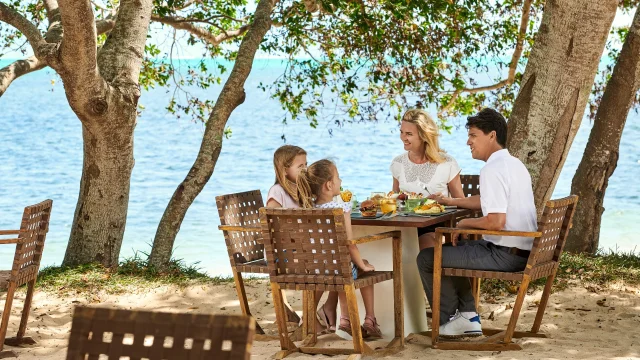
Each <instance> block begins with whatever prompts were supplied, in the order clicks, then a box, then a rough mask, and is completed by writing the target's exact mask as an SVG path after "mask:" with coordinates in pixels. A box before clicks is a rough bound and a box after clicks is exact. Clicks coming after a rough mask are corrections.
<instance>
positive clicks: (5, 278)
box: [0, 270, 11, 291]
mask: <svg viewBox="0 0 640 360" xmlns="http://www.w3.org/2000/svg"><path fill="white" fill-rule="evenodd" d="M9 277H11V270H3V271H0V291H7V289H8V288H9Z"/></svg>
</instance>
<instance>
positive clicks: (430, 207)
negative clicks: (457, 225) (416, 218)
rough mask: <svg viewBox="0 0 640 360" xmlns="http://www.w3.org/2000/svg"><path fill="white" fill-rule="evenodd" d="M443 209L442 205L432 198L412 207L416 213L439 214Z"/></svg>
mask: <svg viewBox="0 0 640 360" xmlns="http://www.w3.org/2000/svg"><path fill="white" fill-rule="evenodd" d="M444 210H445V209H444V205H441V204H438V203H437V202H435V201H433V200H427V201H426V202H425V203H424V204H422V205H419V206H417V207H416V208H415V209H413V212H415V213H416V214H439V213H441V212H443V211H444Z"/></svg>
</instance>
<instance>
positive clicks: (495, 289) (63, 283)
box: [38, 251, 640, 297]
mask: <svg viewBox="0 0 640 360" xmlns="http://www.w3.org/2000/svg"><path fill="white" fill-rule="evenodd" d="M263 279H264V278H257V277H249V278H245V281H249V282H251V281H260V280H263ZM545 281H546V280H545V279H538V280H536V281H534V282H533V283H532V284H531V285H530V286H529V289H530V291H535V290H536V289H540V288H542V287H544V284H545ZM225 283H233V277H231V276H229V277H220V276H216V277H211V276H209V275H207V274H206V273H204V272H203V271H202V270H201V268H200V267H198V264H197V263H196V264H186V263H185V262H184V261H183V260H180V259H177V260H171V263H170V265H169V267H168V268H167V269H166V270H165V271H162V272H160V271H157V270H156V269H154V268H153V267H152V266H149V262H148V255H147V254H146V253H140V254H139V253H136V254H134V256H133V257H131V258H127V259H124V260H123V261H122V262H120V266H119V267H118V269H117V270H115V271H112V270H110V269H106V268H104V267H103V266H102V265H99V264H88V265H81V266H77V267H58V266H52V267H47V268H44V269H42V270H41V271H40V274H39V275H38V288H39V289H40V290H43V291H47V292H52V293H78V294H80V293H84V294H87V295H89V296H90V295H91V294H94V293H96V292H103V293H107V294H121V293H125V292H135V291H138V290H144V289H149V288H154V287H157V286H160V285H176V286H180V287H185V286H189V285H198V284H202V285H204V284H208V285H217V284H225ZM620 283H624V284H627V285H631V286H637V285H640V253H635V252H627V253H624V252H607V253H605V252H602V251H601V252H599V253H598V254H596V255H585V254H580V255H575V254H569V253H565V254H563V255H562V260H561V262H560V269H559V270H558V274H557V276H556V280H555V282H554V288H553V289H554V291H557V290H563V289H565V288H567V287H569V286H572V285H577V284H583V285H585V286H588V285H595V286H598V287H607V286H609V285H612V284H620ZM516 286H517V284H516V283H514V282H510V281H501V280H490V279H484V280H483V281H482V293H483V294H485V295H487V296H489V297H500V296H507V295H508V294H509V293H515V292H516V291H517V287H516Z"/></svg>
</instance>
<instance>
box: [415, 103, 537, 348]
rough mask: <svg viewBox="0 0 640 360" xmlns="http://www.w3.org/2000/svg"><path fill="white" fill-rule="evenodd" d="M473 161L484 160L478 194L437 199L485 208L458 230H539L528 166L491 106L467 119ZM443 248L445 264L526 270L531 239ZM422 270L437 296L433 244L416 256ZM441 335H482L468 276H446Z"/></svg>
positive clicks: (501, 239) (464, 242) (426, 285)
mask: <svg viewBox="0 0 640 360" xmlns="http://www.w3.org/2000/svg"><path fill="white" fill-rule="evenodd" d="M466 127H467V129H468V135H469V138H468V140H467V145H469V147H470V148H471V156H472V157H473V158H474V159H477V160H482V161H485V162H486V164H485V166H484V167H483V168H482V170H480V195H479V196H472V197H468V198H458V199H454V198H443V197H440V196H435V197H434V198H435V199H436V200H438V202H440V203H441V204H444V205H455V206H458V207H460V208H467V209H475V210H480V209H482V215H483V216H482V217H480V218H468V219H463V220H461V221H460V222H459V223H458V225H457V226H458V227H459V228H470V229H485V230H513V231H536V229H537V215H536V208H535V204H534V200H533V190H532V186H531V176H530V175H529V172H528V171H527V169H526V167H525V166H524V164H523V163H522V162H521V161H520V160H519V159H518V158H516V157H513V156H511V154H509V151H508V150H507V149H505V146H506V143H507V122H506V120H505V119H504V117H503V116H502V115H501V114H500V113H498V112H497V111H495V110H493V109H484V110H482V111H480V112H479V113H478V114H476V115H474V116H470V117H469V118H467V125H466ZM451 245H452V244H448V245H445V246H443V247H442V267H454V268H464V269H478V270H489V271H508V272H516V271H522V270H523V269H524V267H525V265H526V264H527V260H528V257H529V250H531V247H532V245H533V239H532V238H527V237H511V236H484V238H483V239H482V240H459V241H456V242H454V244H453V246H451ZM417 262H418V269H419V271H420V277H421V278H422V284H423V286H424V289H425V292H426V293H427V298H428V299H429V302H430V303H431V300H432V298H433V248H432V247H431V248H427V249H424V250H422V251H421V252H420V254H419V255H418V259H417ZM440 304H441V309H440V336H443V337H455V338H459V337H466V336H479V335H482V329H481V326H480V317H479V316H478V314H477V313H476V306H475V301H474V298H473V294H472V291H471V284H470V282H469V279H468V278H463V277H450V276H443V277H442V285H441V298H440Z"/></svg>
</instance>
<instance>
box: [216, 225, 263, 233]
mask: <svg viewBox="0 0 640 360" xmlns="http://www.w3.org/2000/svg"><path fill="white" fill-rule="evenodd" d="M218 229H220V230H222V231H255V232H261V231H262V227H261V226H260V225H241V226H236V225H219V226H218Z"/></svg>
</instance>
